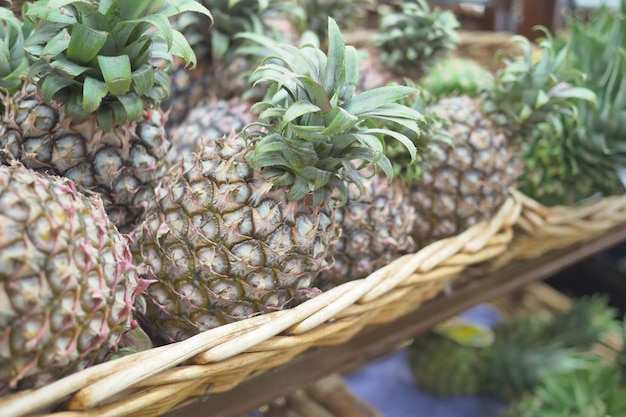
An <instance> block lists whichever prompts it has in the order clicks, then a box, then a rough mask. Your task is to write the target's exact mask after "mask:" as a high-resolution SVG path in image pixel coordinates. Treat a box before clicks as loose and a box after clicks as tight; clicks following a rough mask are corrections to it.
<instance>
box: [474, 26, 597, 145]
mask: <svg viewBox="0 0 626 417" xmlns="http://www.w3.org/2000/svg"><path fill="white" fill-rule="evenodd" d="M546 35H547V37H546V38H545V39H544V40H542V42H541V43H540V47H541V51H540V52H539V53H538V54H533V49H532V45H531V43H530V41H529V40H528V39H527V38H525V37H523V36H514V37H513V38H512V42H513V43H515V44H517V45H519V47H520V48H521V49H522V51H523V57H522V58H521V59H517V58H512V59H509V58H505V63H506V66H505V68H503V69H502V70H501V71H499V72H498V73H496V76H495V80H494V86H493V88H492V89H488V90H486V91H485V94H484V97H483V98H484V100H483V112H484V113H485V114H487V115H489V116H490V117H491V119H492V120H493V121H494V123H496V124H497V125H500V126H503V127H504V128H505V129H506V130H507V132H508V137H509V138H511V139H514V140H517V141H521V142H526V143H530V142H532V140H533V139H534V137H535V136H536V134H537V129H538V127H539V126H540V125H543V129H546V128H547V127H549V128H550V129H552V131H553V133H554V134H555V135H561V134H562V131H563V127H562V119H561V117H562V116H567V117H573V118H577V105H578V103H579V102H580V101H581V100H582V101H585V100H586V101H589V102H592V103H593V102H594V101H595V99H596V96H595V94H594V93H593V92H592V91H591V90H589V89H587V88H584V87H582V83H583V80H584V77H585V74H584V73H583V72H581V71H578V70H576V69H574V68H571V67H570V66H569V65H568V61H567V59H568V53H569V50H568V49H567V48H562V49H560V50H558V51H557V50H556V49H555V48H554V45H553V41H552V38H551V37H550V35H549V33H548V32H547V31H546Z"/></svg>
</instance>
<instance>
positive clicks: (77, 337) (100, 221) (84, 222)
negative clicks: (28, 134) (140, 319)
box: [0, 165, 146, 395]
mask: <svg viewBox="0 0 626 417" xmlns="http://www.w3.org/2000/svg"><path fill="white" fill-rule="evenodd" d="M145 284H146V283H145V282H141V281H138V280H137V274H136V268H135V267H134V266H133V264H132V257H131V254H130V251H129V248H128V242H127V239H126V237H125V236H123V235H121V234H120V233H119V232H118V230H117V229H116V228H115V226H114V225H113V224H111V222H110V221H109V220H108V218H107V215H106V213H105V211H104V208H103V205H102V201H101V199H100V198H98V197H94V198H88V197H85V196H84V195H82V194H81V193H79V192H78V191H77V190H76V187H75V185H74V184H73V183H72V181H70V180H68V179H65V178H60V177H48V176H44V175H42V174H39V173H36V172H34V171H31V170H29V169H26V168H24V167H23V166H17V165H16V166H0V301H1V302H0V334H1V335H2V337H0V395H1V394H6V393H8V392H11V391H15V390H20V389H26V388H32V387H38V386H41V385H43V384H46V383H48V382H51V381H53V380H55V379H58V378H60V377H63V376H65V375H67V374H69V373H72V372H75V371H78V370H80V369H83V368H85V367H87V366H89V365H91V364H94V363H97V362H101V361H103V360H105V359H106V358H107V357H108V356H109V355H110V354H112V353H114V352H115V351H116V348H117V345H118V342H119V340H120V338H121V336H122V334H124V333H125V332H126V331H127V330H129V329H131V327H133V326H134V325H135V323H134V320H133V303H134V301H135V297H136V294H137V292H140V291H142V290H143V289H144V288H145Z"/></svg>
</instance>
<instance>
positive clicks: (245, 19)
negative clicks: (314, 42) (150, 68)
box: [164, 0, 302, 126]
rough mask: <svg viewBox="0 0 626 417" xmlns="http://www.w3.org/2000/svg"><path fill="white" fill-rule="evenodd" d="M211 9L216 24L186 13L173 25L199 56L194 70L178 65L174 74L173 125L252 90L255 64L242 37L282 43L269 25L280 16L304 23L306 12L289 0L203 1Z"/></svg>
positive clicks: (170, 106)
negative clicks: (213, 101) (215, 101)
mask: <svg viewBox="0 0 626 417" xmlns="http://www.w3.org/2000/svg"><path fill="white" fill-rule="evenodd" d="M199 3H200V4H202V5H204V6H206V7H207V8H208V9H210V10H211V14H212V15H213V17H214V24H213V25H212V24H211V22H212V19H210V18H209V17H207V16H204V15H201V14H197V13H183V14H181V15H180V16H178V17H177V18H176V19H175V20H174V22H173V24H174V26H175V27H176V28H177V29H178V30H180V31H181V33H183V35H184V36H185V38H186V39H187V40H188V41H189V43H190V45H191V47H192V48H193V50H194V51H195V53H196V55H197V56H198V66H197V68H196V69H194V70H189V69H188V68H185V66H184V65H176V66H175V68H174V70H173V72H172V74H171V79H172V93H171V97H170V98H169V100H168V101H167V102H166V103H164V108H167V109H169V115H168V125H169V126H178V125H180V124H181V123H182V121H183V120H184V119H185V117H186V116H187V114H188V113H189V112H190V111H191V110H192V109H193V108H194V107H197V106H202V105H203V103H202V102H203V101H204V100H205V99H206V98H208V97H210V96H211V95H212V96H216V97H218V98H220V99H224V100H227V99H230V98H233V97H240V96H242V95H243V94H244V93H245V92H246V90H248V89H249V85H248V82H247V78H246V75H247V74H249V73H250V71H251V70H252V69H253V66H254V65H256V62H255V61H251V60H249V58H247V57H244V56H242V55H240V54H238V53H237V48H239V47H240V46H241V45H242V43H243V42H242V40H241V39H238V38H237V35H238V34H240V33H244V32H252V33H256V34H258V35H272V37H273V38H275V39H280V37H281V36H280V34H279V32H278V31H277V30H274V28H273V26H271V25H270V24H269V23H268V22H267V20H268V19H270V18H277V17H280V16H287V17H293V19H294V20H296V21H297V20H299V19H301V18H302V17H301V15H302V12H301V10H300V9H299V8H298V7H297V6H296V5H295V3H293V2H290V1H287V0H268V1H259V0H200V1H199Z"/></svg>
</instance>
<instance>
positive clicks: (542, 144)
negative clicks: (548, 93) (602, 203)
mask: <svg viewBox="0 0 626 417" xmlns="http://www.w3.org/2000/svg"><path fill="white" fill-rule="evenodd" d="M566 25H567V34H568V36H567V38H564V39H558V40H559V41H560V42H561V43H563V44H564V46H563V47H565V48H568V49H569V50H570V53H569V59H568V65H569V66H571V67H572V68H575V69H578V70H580V71H582V72H584V73H585V74H587V77H586V78H585V80H584V82H583V86H585V87H587V88H589V89H590V90H591V91H593V92H594V93H596V95H597V101H596V103H581V104H580V105H579V106H578V117H577V119H576V120H571V119H569V120H562V121H561V124H562V128H561V131H560V132H559V134H558V135H555V134H554V133H553V132H552V131H547V132H542V134H541V136H540V137H539V138H538V139H537V141H536V142H535V143H534V144H533V146H526V147H525V148H524V149H523V153H522V158H523V160H524V161H525V163H526V165H527V166H528V167H529V168H530V169H528V170H526V172H525V173H524V175H523V176H522V177H521V178H520V189H521V190H522V191H523V192H524V193H526V194H527V195H529V196H531V197H533V198H535V199H536V200H538V201H540V202H541V203H544V204H546V205H554V204H566V205H572V204H575V203H577V202H579V201H581V200H583V199H585V198H588V197H590V196H593V195H594V194H597V193H601V194H603V195H610V194H621V193H623V192H624V186H623V184H622V182H621V181H620V178H619V176H618V170H620V169H622V168H623V167H624V155H625V153H624V150H623V149H622V145H621V144H622V143H623V142H624V140H626V133H625V132H626V130H625V129H624V126H626V100H624V96H625V92H626V78H625V77H624V76H623V74H624V73H625V72H626V3H622V6H621V10H616V9H612V8H609V7H606V6H605V7H602V8H600V9H599V10H598V11H596V12H595V13H594V15H593V17H592V18H591V19H590V20H586V19H583V18H578V17H576V16H575V15H571V16H569V15H568V16H567V19H566Z"/></svg>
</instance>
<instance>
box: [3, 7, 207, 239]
mask: <svg viewBox="0 0 626 417" xmlns="http://www.w3.org/2000/svg"><path fill="white" fill-rule="evenodd" d="M53 6H54V7H53ZM57 6H58V7H57ZM185 10H193V11H200V12H202V13H204V14H208V11H207V10H206V9H204V8H202V7H201V6H199V5H198V4H197V3H195V2H194V1H193V0H159V1H149V0H142V1H136V2H126V1H122V0H114V1H107V2H102V3H101V2H99V1H95V0H92V1H79V0H74V1H69V0H68V1H63V2H61V3H59V2H56V3H54V4H51V3H50V1H48V0H40V1H38V2H36V3H33V4H32V5H30V7H29V8H28V12H27V17H28V18H29V19H31V20H33V21H34V28H33V31H32V33H31V34H30V36H29V38H28V40H27V42H26V46H25V49H26V52H27V54H28V55H29V57H30V59H31V60H32V67H31V74H30V78H31V81H32V83H33V84H29V85H25V86H24V88H23V89H22V91H21V92H19V93H16V94H14V95H13V96H11V97H7V98H5V107H6V109H7V111H6V117H5V123H4V125H3V126H2V128H1V131H0V135H1V136H0V137H1V138H0V145H2V146H3V147H4V148H5V149H7V150H9V151H10V152H11V153H12V154H13V156H14V157H15V158H16V159H18V160H19V161H21V162H22V163H24V165H26V166H27V167H29V168H32V169H36V170H40V171H45V172H50V173H54V174H57V175H62V176H66V177H68V178H70V179H72V180H73V181H74V182H75V183H76V184H77V185H78V186H79V187H80V189H81V190H83V191H88V192H95V193H98V194H100V195H101V196H102V198H103V200H104V203H105V208H106V210H107V213H108V214H109V216H110V218H111V220H112V221H113V222H114V223H115V224H116V225H117V226H118V227H119V228H121V229H122V230H124V231H127V230H130V228H131V227H132V225H133V224H134V223H135V222H136V220H137V219H138V218H139V217H140V216H141V215H142V214H143V212H144V206H145V205H146V201H147V200H150V199H151V198H153V197H154V192H153V187H154V186H155V185H156V183H157V182H158V181H159V179H160V178H161V177H162V176H163V175H164V174H165V172H166V170H167V163H166V160H165V156H166V153H167V151H168V149H169V146H170V143H169V140H168V138H167V137H166V134H165V131H164V123H163V116H162V114H161V112H160V110H159V103H160V102H161V100H163V99H164V98H166V97H167V95H168V93H169V78H168V75H167V74H166V73H165V72H164V70H163V69H162V68H160V67H158V66H157V65H156V64H155V63H154V59H155V58H156V57H159V58H161V59H163V58H165V59H169V60H171V59H173V58H172V55H180V56H182V57H183V59H184V60H185V61H186V62H188V63H191V64H192V63H193V60H194V57H193V52H192V51H191V50H190V49H189V45H188V44H187V42H186V40H185V39H184V38H183V37H182V35H181V34H180V33H179V32H176V31H174V30H172V29H171V27H170V26H169V23H168V19H167V17H168V16H172V15H175V14H177V13H180V12H181V11H185ZM155 25H156V26H157V27H158V29H155Z"/></svg>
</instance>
